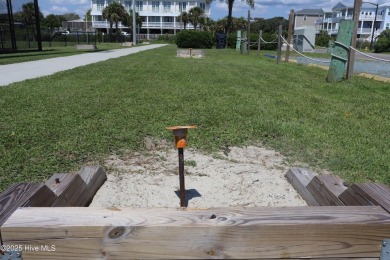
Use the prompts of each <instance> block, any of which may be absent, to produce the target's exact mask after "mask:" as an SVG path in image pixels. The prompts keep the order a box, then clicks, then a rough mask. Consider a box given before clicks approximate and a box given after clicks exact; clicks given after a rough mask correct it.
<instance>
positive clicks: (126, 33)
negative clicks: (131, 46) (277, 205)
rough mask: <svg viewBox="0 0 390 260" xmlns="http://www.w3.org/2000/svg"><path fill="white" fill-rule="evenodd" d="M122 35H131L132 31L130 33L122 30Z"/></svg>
mask: <svg viewBox="0 0 390 260" xmlns="http://www.w3.org/2000/svg"><path fill="white" fill-rule="evenodd" d="M121 35H124V36H130V33H128V32H121Z"/></svg>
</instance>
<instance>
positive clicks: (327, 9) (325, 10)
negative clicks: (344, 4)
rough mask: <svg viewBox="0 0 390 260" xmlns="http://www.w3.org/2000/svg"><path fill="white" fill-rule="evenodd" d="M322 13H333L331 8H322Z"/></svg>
mask: <svg viewBox="0 0 390 260" xmlns="http://www.w3.org/2000/svg"><path fill="white" fill-rule="evenodd" d="M322 11H324V13H332V9H330V8H322Z"/></svg>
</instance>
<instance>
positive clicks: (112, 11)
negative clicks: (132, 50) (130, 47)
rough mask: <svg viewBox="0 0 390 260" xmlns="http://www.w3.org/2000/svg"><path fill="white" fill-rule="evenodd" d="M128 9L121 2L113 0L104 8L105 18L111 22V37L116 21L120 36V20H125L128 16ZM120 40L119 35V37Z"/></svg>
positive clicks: (116, 28)
mask: <svg viewBox="0 0 390 260" xmlns="http://www.w3.org/2000/svg"><path fill="white" fill-rule="evenodd" d="M126 14H127V13H126V10H125V8H124V7H123V5H122V4H120V3H119V2H112V3H110V4H109V5H108V6H106V7H105V8H104V9H103V18H104V19H107V20H108V21H109V22H110V37H111V35H112V26H113V24H114V23H115V30H116V35H117V36H118V33H119V31H118V25H119V22H121V21H124V20H125V18H126ZM117 41H118V37H117Z"/></svg>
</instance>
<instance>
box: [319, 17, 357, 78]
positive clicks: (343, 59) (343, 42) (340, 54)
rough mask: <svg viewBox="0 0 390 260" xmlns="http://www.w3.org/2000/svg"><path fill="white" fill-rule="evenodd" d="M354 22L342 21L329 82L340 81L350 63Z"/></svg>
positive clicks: (330, 66)
mask: <svg viewBox="0 0 390 260" xmlns="http://www.w3.org/2000/svg"><path fill="white" fill-rule="evenodd" d="M353 26H354V22H353V21H347V20H345V21H341V23H340V29H339V34H338V35H337V41H335V47H334V50H333V53H332V59H331V62H330V65H329V71H328V76H327V78H326V81H327V82H339V81H341V80H342V79H343V78H344V75H345V68H346V66H347V63H348V55H349V53H350V52H349V46H350V44H351V40H352V37H353V34H352V31H353Z"/></svg>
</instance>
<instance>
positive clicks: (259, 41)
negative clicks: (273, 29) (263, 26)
mask: <svg viewBox="0 0 390 260" xmlns="http://www.w3.org/2000/svg"><path fill="white" fill-rule="evenodd" d="M261 38H263V31H262V30H260V31H259V39H258V40H257V56H259V53H260V50H261Z"/></svg>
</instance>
